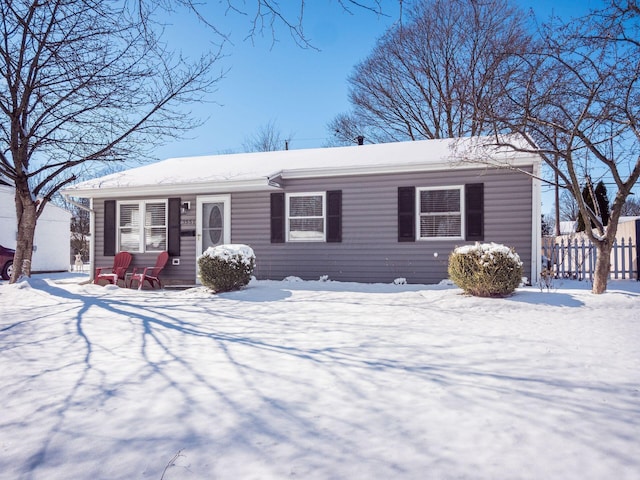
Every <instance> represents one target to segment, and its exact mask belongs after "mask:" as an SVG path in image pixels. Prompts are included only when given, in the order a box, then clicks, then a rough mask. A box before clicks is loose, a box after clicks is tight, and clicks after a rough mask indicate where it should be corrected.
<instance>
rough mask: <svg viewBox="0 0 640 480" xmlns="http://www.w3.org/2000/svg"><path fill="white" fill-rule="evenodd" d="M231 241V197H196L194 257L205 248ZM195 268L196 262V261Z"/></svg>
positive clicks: (200, 253)
mask: <svg viewBox="0 0 640 480" xmlns="http://www.w3.org/2000/svg"><path fill="white" fill-rule="evenodd" d="M230 242H231V197H230V196H229V195H220V196H212V197H198V203H197V211H196V258H197V257H199V256H200V255H202V253H204V252H205V251H206V250H207V248H209V247H215V246H217V245H223V244H225V243H230ZM196 269H197V263H196Z"/></svg>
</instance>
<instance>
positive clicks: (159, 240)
mask: <svg viewBox="0 0 640 480" xmlns="http://www.w3.org/2000/svg"><path fill="white" fill-rule="evenodd" d="M118 249H119V250H120V251H128V252H162V251H164V250H166V249H167V202H166V200H144V201H139V202H126V201H125V202H119V203H118Z"/></svg>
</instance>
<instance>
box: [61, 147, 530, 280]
mask: <svg viewBox="0 0 640 480" xmlns="http://www.w3.org/2000/svg"><path fill="white" fill-rule="evenodd" d="M479 141H480V140H479V139H477V138H474V139H457V140H424V141H416V142H399V143H386V144H377V145H363V146H351V147H339V148H318V149H309V150H286V151H277V152H261V153H246V154H232V155H214V156H201V157H187V158H172V159H168V160H164V161H161V162H158V163H154V164H151V165H147V166H143V167H139V168H134V169H131V170H127V171H124V172H120V173H116V174H112V175H107V176H104V177H100V178H96V179H94V180H90V181H86V182H83V183H80V184H78V185H75V186H73V187H69V188H67V189H66V190H65V191H64V192H63V193H64V194H65V195H67V196H72V197H81V198H89V199H91V208H92V215H93V218H92V234H93V235H92V236H91V238H92V240H93V245H92V248H91V250H92V254H93V257H94V258H93V259H92V261H93V262H94V264H95V265H97V266H101V265H111V264H112V261H113V255H114V254H115V253H116V252H118V251H121V250H127V251H129V252H131V253H133V254H134V261H133V263H132V266H145V265H153V263H154V261H155V258H156V256H157V254H158V252H160V251H162V250H168V251H169V254H170V255H171V261H170V262H169V265H168V266H167V268H165V270H164V271H163V280H164V281H165V282H167V281H168V282H169V283H189V284H193V283H194V282H195V281H196V275H197V274H196V259H197V257H198V256H199V255H201V253H202V252H203V251H204V250H206V249H207V247H210V246H214V245H217V244H221V243H243V244H247V245H249V246H251V247H252V248H253V250H254V251H255V253H256V270H255V275H256V277H257V278H259V279H283V278H284V277H287V276H298V277H301V278H303V279H316V280H317V279H318V278H319V277H320V276H322V275H327V276H328V277H329V279H331V280H341V281H357V282H385V283H388V282H392V281H393V280H394V279H396V278H405V279H406V280H407V281H408V282H410V283H437V282H439V281H441V280H443V279H445V278H447V259H448V255H449V253H450V252H451V251H452V250H453V249H454V248H455V247H456V246H458V245H463V244H468V243H474V242H477V241H479V242H498V243H503V244H506V245H509V246H511V247H514V248H515V249H516V251H517V252H518V254H519V255H520V257H521V259H522V260H523V262H524V271H525V275H526V276H527V277H528V278H534V279H535V278H537V276H538V272H539V270H540V258H539V257H540V255H539V253H538V252H540V218H541V213H540V203H541V202H540V185H539V182H538V181H537V180H535V179H536V178H539V173H540V171H539V169H540V158H539V157H538V156H537V155H531V154H521V153H513V152H504V151H502V152H497V151H495V148H492V147H491V148H490V147H481V146H479ZM470 152H474V153H473V154H471V153H470ZM470 157H473V159H481V160H482V163H478V162H477V161H470ZM507 165H508V166H510V167H515V168H504V167H505V166H507ZM142 219H144V221H142ZM532 252H535V254H533V255H532Z"/></svg>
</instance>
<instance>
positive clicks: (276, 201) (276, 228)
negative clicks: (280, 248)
mask: <svg viewBox="0 0 640 480" xmlns="http://www.w3.org/2000/svg"><path fill="white" fill-rule="evenodd" d="M284 220H285V218H284V192H276V193H272V194H271V243H284V225H285V221H284Z"/></svg>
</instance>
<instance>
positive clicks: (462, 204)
mask: <svg viewBox="0 0 640 480" xmlns="http://www.w3.org/2000/svg"><path fill="white" fill-rule="evenodd" d="M438 190H457V191H458V192H459V193H460V210H459V212H458V214H459V216H460V235H450V236H446V237H438V236H423V235H422V230H421V228H420V226H421V225H420V221H421V219H422V217H423V216H436V215H443V214H444V213H445V212H437V213H431V214H429V213H428V212H427V213H423V212H422V210H421V208H420V206H421V205H420V204H421V197H422V192H427V191H438ZM415 202H416V207H415V208H416V221H415V229H416V240H419V241H439V240H464V239H465V234H466V232H465V230H466V225H465V223H466V222H465V219H466V211H465V210H466V205H465V186H464V185H442V186H436V187H416V200H415ZM446 213H448V214H453V212H446Z"/></svg>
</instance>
